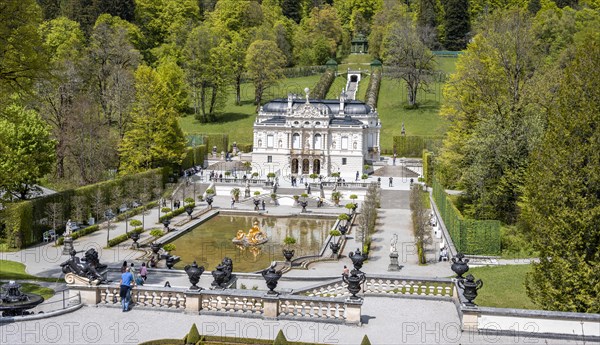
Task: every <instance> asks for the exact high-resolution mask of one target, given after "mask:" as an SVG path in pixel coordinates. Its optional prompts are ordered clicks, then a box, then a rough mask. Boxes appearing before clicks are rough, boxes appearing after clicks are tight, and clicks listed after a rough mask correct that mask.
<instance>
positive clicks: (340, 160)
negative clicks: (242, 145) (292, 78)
mask: <svg viewBox="0 0 600 345" xmlns="http://www.w3.org/2000/svg"><path fill="white" fill-rule="evenodd" d="M306 91H307V90H306ZM380 130H381V122H380V121H379V116H378V115H377V111H376V110H375V109H373V108H371V107H370V106H369V105H367V104H365V103H364V102H360V101H354V100H346V98H345V96H344V93H342V96H340V99H339V100H313V99H308V93H307V97H306V99H302V98H296V97H294V96H291V95H290V96H288V99H287V100H285V99H276V100H273V101H270V102H268V103H266V104H265V105H263V106H262V107H260V110H259V112H258V115H257V117H256V121H255V123H254V145H253V152H252V165H253V166H254V168H255V170H260V171H262V172H264V173H269V172H274V173H277V174H278V175H281V176H299V175H305V176H307V175H310V174H317V175H322V176H329V175H331V174H332V173H336V172H339V173H340V175H341V176H342V177H344V178H350V177H352V178H354V176H355V174H356V172H357V171H358V172H359V173H360V174H362V171H363V166H364V165H365V164H369V165H371V164H372V162H373V161H377V160H379V134H380Z"/></svg>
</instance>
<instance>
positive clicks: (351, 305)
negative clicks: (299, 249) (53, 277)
mask: <svg viewBox="0 0 600 345" xmlns="http://www.w3.org/2000/svg"><path fill="white" fill-rule="evenodd" d="M69 288H70V289H71V291H73V292H76V293H78V294H79V293H80V294H81V296H82V302H83V303H84V304H87V305H103V306H108V307H120V306H121V297H120V296H119V291H120V288H119V286H118V285H109V286H84V285H69ZM131 302H132V304H133V305H134V306H135V308H143V309H154V310H169V311H176V312H185V313H192V314H195V313H198V314H218V315H235V316H244V317H264V318H294V319H323V320H335V321H336V322H344V323H353V324H359V323H360V310H361V306H362V300H361V299H358V300H353V299H346V300H343V299H335V298H326V297H309V296H301V295H290V294H281V295H269V294H266V293H265V292H264V291H254V290H237V289H225V290H200V291H193V290H188V289H185V288H164V287H152V286H140V287H135V288H134V289H133V290H132V292H131Z"/></svg>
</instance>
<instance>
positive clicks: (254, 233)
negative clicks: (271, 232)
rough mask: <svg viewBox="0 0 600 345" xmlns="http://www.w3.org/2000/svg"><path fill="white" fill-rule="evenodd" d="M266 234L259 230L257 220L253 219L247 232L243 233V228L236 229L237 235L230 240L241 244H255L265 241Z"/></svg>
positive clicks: (266, 239)
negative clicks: (252, 223)
mask: <svg viewBox="0 0 600 345" xmlns="http://www.w3.org/2000/svg"><path fill="white" fill-rule="evenodd" d="M268 240H269V239H268V238H267V234H265V233H264V232H262V231H260V228H259V227H258V221H254V226H253V227H252V229H250V230H248V233H247V234H246V233H244V230H238V232H237V235H235V237H234V238H233V239H232V240H231V242H233V243H235V244H243V245H244V246H256V245H259V244H263V243H265V242H267V241H268Z"/></svg>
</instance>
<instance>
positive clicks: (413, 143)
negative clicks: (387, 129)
mask: <svg viewBox="0 0 600 345" xmlns="http://www.w3.org/2000/svg"><path fill="white" fill-rule="evenodd" d="M443 139H444V137H440V136H416V135H401V136H394V148H395V149H396V153H397V154H398V157H421V156H422V155H423V150H428V151H433V152H437V150H438V149H439V148H440V147H441V146H442V140H443Z"/></svg>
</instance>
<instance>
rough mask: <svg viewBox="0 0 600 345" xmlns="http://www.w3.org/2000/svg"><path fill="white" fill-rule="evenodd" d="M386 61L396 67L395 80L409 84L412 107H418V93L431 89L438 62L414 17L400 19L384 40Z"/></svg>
mask: <svg viewBox="0 0 600 345" xmlns="http://www.w3.org/2000/svg"><path fill="white" fill-rule="evenodd" d="M384 60H385V63H386V64H387V65H388V66H392V67H395V68H396V70H395V71H394V74H393V77H394V78H398V79H402V80H404V81H405V82H406V87H407V89H408V105H409V106H410V107H417V91H419V89H421V88H424V87H425V86H427V81H428V79H427V78H428V77H429V76H430V75H431V73H432V72H433V70H434V63H435V61H434V56H433V54H432V53H431V51H430V50H429V49H428V48H427V47H426V46H425V44H423V42H422V41H421V39H420V37H419V35H418V33H417V29H416V27H415V25H414V24H413V22H412V20H411V19H410V17H408V16H404V17H403V18H399V19H398V22H396V23H395V24H394V25H393V26H392V28H391V30H390V32H389V34H388V35H387V36H386V38H385V39H384Z"/></svg>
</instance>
